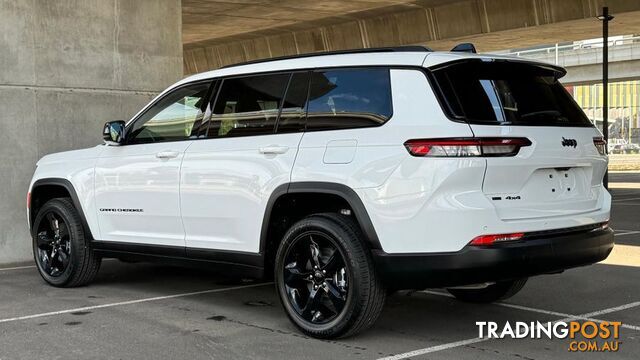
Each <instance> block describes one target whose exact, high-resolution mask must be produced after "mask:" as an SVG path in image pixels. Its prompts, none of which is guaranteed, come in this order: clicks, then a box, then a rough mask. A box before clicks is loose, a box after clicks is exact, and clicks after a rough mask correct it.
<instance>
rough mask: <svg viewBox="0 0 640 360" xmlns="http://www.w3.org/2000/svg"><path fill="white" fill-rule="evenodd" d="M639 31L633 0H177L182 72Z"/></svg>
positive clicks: (485, 48) (639, 0)
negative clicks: (350, 53) (607, 18)
mask: <svg viewBox="0 0 640 360" xmlns="http://www.w3.org/2000/svg"><path fill="white" fill-rule="evenodd" d="M605 4H606V5H607V6H609V7H610V8H611V9H610V10H611V13H613V14H614V15H615V16H616V18H615V20H614V21H613V22H612V23H611V27H610V34H611V35H626V34H640V0H280V1H277V0H224V1H221V0H182V7H183V15H182V17H183V50H184V71H185V73H186V74H188V73H193V72H200V71H204V70H208V69H214V68H218V67H220V66H224V65H226V64H230V63H237V62H242V61H247V60H252V59H258V58H265V57H273V56H282V55H292V54H296V53H305V52H316V51H327V50H339V49H347V48H362V47H380V46H398V45H414V44H420V45H427V46H429V47H431V48H433V49H435V50H449V49H451V47H452V46H453V45H455V44H457V43H460V42H473V43H474V44H475V45H476V47H477V48H478V49H479V51H480V52H489V51H497V50H507V49H514V48H525V47H530V46H536V45H548V44H554V43H559V42H567V41H577V40H584V39H589V38H595V37H598V36H600V34H601V25H600V22H599V21H597V20H596V19H595V16H596V15H597V14H599V13H600V11H601V7H602V6H603V5H605Z"/></svg>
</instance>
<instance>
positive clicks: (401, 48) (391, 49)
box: [222, 46, 433, 69]
mask: <svg viewBox="0 0 640 360" xmlns="http://www.w3.org/2000/svg"><path fill="white" fill-rule="evenodd" d="M430 51H433V50H431V49H429V48H428V47H426V46H397V47H381V48H365V49H349V50H336V51H322V52H315V53H307V54H298V55H289V56H278V57H272V58H266V59H258V60H251V61H246V62H242V63H237V64H231V65H226V66H223V67H222V69H225V68H229V67H233V66H240V65H249V64H259V63H263V62H268V61H276V60H289V59H300V58H307V57H313V56H323V55H342V54H361V53H381V52H430Z"/></svg>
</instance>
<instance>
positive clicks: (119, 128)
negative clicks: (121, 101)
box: [102, 120, 125, 145]
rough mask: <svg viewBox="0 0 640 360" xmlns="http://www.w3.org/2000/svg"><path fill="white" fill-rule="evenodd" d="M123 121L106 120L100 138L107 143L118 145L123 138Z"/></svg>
mask: <svg viewBox="0 0 640 360" xmlns="http://www.w3.org/2000/svg"><path fill="white" fill-rule="evenodd" d="M124 127H125V122H124V121H122V120H116V121H108V122H106V123H105V124H104V129H103V130H102V139H103V140H104V142H105V144H107V145H120V144H122V142H123V140H124Z"/></svg>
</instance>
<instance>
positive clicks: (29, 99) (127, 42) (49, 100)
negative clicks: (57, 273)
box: [0, 0, 182, 265]
mask: <svg viewBox="0 0 640 360" xmlns="http://www.w3.org/2000/svg"><path fill="white" fill-rule="evenodd" d="M0 19H2V21H0V34H2V36H0V49H1V50H0V265H6V264H12V263H19V262H24V261H30V260H31V259H32V250H31V240H30V235H29V232H28V230H27V224H26V214H25V200H26V193H27V188H28V185H29V180H30V179H31V176H32V174H33V171H34V168H35V163H36V161H37V160H38V159H39V158H40V157H42V156H43V155H46V154H48V153H51V152H57V151H64V150H68V149H76V148H82V147H89V146H94V145H96V144H99V143H101V130H102V124H103V123H104V122H105V121H107V120H114V119H129V118H130V117H131V116H132V115H133V114H135V112H137V111H138V110H139V109H140V108H141V107H142V106H143V105H144V104H145V103H146V102H148V101H149V99H150V98H151V97H153V96H154V95H155V94H157V93H158V92H159V91H161V90H162V89H164V88H165V87H167V86H168V85H170V84H171V83H173V82H174V81H176V80H177V79H179V78H180V77H181V76H182V40H181V28H182V11H181V4H180V0H136V1H130V0H65V1H49V0H18V1H16V0H0Z"/></svg>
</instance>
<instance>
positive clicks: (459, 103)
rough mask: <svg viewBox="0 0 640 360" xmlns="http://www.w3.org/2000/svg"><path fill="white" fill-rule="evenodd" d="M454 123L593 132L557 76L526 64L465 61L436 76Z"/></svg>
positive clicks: (434, 72) (445, 68) (442, 68)
mask: <svg viewBox="0 0 640 360" xmlns="http://www.w3.org/2000/svg"><path fill="white" fill-rule="evenodd" d="M433 75H434V77H435V79H436V82H437V85H438V86H437V87H438V88H439V90H440V96H441V97H442V100H444V101H443V102H444V105H445V107H446V108H447V109H446V110H448V111H449V112H450V113H451V114H450V115H452V116H453V117H454V118H456V119H459V120H464V121H467V122H469V123H472V124H482V125H524V126H593V125H592V124H591V122H590V121H589V119H588V118H587V117H586V115H585V114H584V113H583V112H582V109H580V107H579V106H578V105H577V104H576V103H575V101H574V100H573V98H572V97H571V95H569V93H568V92H567V91H566V90H565V88H564V87H563V86H562V85H561V84H560V82H558V79H557V76H558V75H559V74H558V73H557V72H556V71H554V70H553V69H551V68H545V67H540V66H536V65H531V64H527V63H517V62H505V61H491V62H487V61H466V62H460V63H454V64H451V65H448V66H444V67H441V68H438V69H435V70H433Z"/></svg>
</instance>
